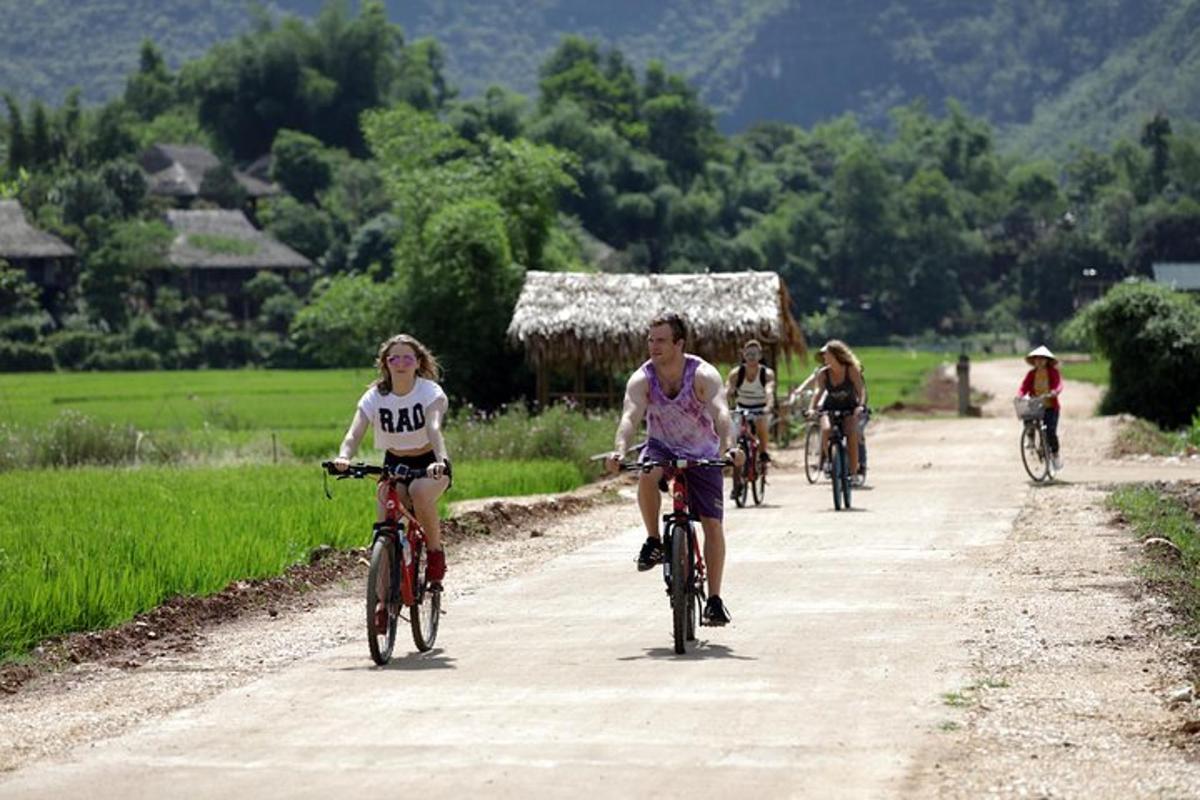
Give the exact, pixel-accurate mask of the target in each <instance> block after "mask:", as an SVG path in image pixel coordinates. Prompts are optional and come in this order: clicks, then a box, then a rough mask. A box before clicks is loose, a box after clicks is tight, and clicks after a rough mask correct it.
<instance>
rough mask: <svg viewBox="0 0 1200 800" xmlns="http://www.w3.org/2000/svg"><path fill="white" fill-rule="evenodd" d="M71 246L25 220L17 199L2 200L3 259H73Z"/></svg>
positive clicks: (0, 234)
mask: <svg viewBox="0 0 1200 800" xmlns="http://www.w3.org/2000/svg"><path fill="white" fill-rule="evenodd" d="M74 255H75V251H74V250H72V249H71V246H70V245H68V244H67V243H66V242H64V241H63V240H62V239H59V238H58V237H57V236H53V235H51V234H49V233H46V232H45V231H40V230H38V229H37V228H35V227H33V226H32V225H30V224H29V221H28V220H27V219H25V210H24V209H23V208H21V204H20V203H19V202H17V201H16V200H0V258H3V259H4V260H6V261H8V262H10V263H11V262H13V261H17V260H20V259H29V258H71V257H73V256H74Z"/></svg>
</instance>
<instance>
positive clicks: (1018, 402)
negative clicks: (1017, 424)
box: [1013, 397, 1046, 419]
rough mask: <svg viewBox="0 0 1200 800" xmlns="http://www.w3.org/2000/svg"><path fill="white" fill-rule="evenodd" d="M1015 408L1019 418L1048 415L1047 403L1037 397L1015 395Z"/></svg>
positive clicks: (1038, 417) (1037, 417) (1035, 417)
mask: <svg viewBox="0 0 1200 800" xmlns="http://www.w3.org/2000/svg"><path fill="white" fill-rule="evenodd" d="M1013 408H1015V409H1016V410H1017V417H1018V418H1019V419H1041V418H1042V417H1044V416H1045V415H1046V405H1045V403H1043V402H1042V401H1041V400H1040V399H1038V398H1036V397H1014V398H1013Z"/></svg>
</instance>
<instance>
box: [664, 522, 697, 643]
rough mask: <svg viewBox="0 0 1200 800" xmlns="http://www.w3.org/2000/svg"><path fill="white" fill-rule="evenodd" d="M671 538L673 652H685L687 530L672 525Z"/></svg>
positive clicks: (687, 574)
mask: <svg viewBox="0 0 1200 800" xmlns="http://www.w3.org/2000/svg"><path fill="white" fill-rule="evenodd" d="M669 535H670V537H671V589H670V590H671V621H672V627H673V629H674V635H675V652H676V653H677V654H679V655H682V654H683V653H685V652H687V638H688V636H687V633H688V614H689V610H690V609H691V608H692V604H691V598H689V597H688V591H687V585H688V580H689V578H690V576H691V564H689V563H688V529H687V527H686V526H684V525H673V526H671V530H670V533H669Z"/></svg>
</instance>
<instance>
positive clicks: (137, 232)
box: [80, 220, 175, 329]
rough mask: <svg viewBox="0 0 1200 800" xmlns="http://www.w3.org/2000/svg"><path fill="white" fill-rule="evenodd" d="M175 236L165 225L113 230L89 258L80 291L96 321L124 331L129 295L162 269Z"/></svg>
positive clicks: (139, 223)
mask: <svg viewBox="0 0 1200 800" xmlns="http://www.w3.org/2000/svg"><path fill="white" fill-rule="evenodd" d="M174 238H175V234H174V233H173V232H172V231H171V229H170V228H168V227H167V226H166V224H165V223H163V222H159V221H157V220H156V221H153V222H146V221H143V220H130V221H128V222H117V223H115V224H113V225H112V227H111V228H110V229H109V231H108V233H107V236H106V237H105V239H104V243H103V244H102V245H101V246H100V247H99V248H98V249H97V250H96V251H95V252H94V253H92V254H91V255H90V256H89V257H88V258H87V262H86V264H85V265H84V269H83V274H82V276H81V281H80V288H81V291H82V294H83V298H84V300H85V301H86V302H87V307H88V310H89V311H90V312H91V315H92V317H93V319H95V320H96V321H97V322H103V323H105V324H107V325H109V326H111V327H114V328H118V329H119V328H121V327H123V326H124V324H125V322H126V320H127V319H128V316H129V312H130V302H129V298H128V297H127V293H128V292H129V291H130V288H131V286H132V284H133V281H134V280H135V279H136V278H138V277H140V276H141V275H143V274H145V273H146V272H148V271H150V270H155V269H162V268H163V267H164V266H165V265H166V262H167V250H168V248H169V247H170V245H171V242H172V241H173V240H174Z"/></svg>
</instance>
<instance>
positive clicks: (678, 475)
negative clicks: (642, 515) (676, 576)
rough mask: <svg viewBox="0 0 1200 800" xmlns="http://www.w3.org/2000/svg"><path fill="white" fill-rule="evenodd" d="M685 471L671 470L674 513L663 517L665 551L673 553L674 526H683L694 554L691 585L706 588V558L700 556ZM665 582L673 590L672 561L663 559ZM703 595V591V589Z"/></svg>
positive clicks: (690, 549)
mask: <svg viewBox="0 0 1200 800" xmlns="http://www.w3.org/2000/svg"><path fill="white" fill-rule="evenodd" d="M684 472H685V470H671V474H670V475H669V478H670V480H671V501H672V511H671V513H670V514H664V515H663V549H664V550H665V551H666V552H668V553H669V552H671V530H672V527H673V526H674V525H682V526H684V527H685V528H686V529H687V532H688V550H689V551H690V552H691V553H692V556H693V558H692V561H691V565H692V569H693V570H694V572H693V576H694V578H693V580H692V581H690V584H689V585H691V586H692V587H693V588H699V587H703V586H704V558H703V556H701V554H700V546H699V542H698V541H697V539H696V526H695V525H694V524H693V520H692V516H691V511H690V510H689V509H688V504H687V479H686V478H685V477H684ZM662 566H663V580H664V581H666V584H667V590H668V591H670V588H671V560H670V559H669V558H664V559H663V564H662ZM701 593H702V594H703V590H702V589H701Z"/></svg>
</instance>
